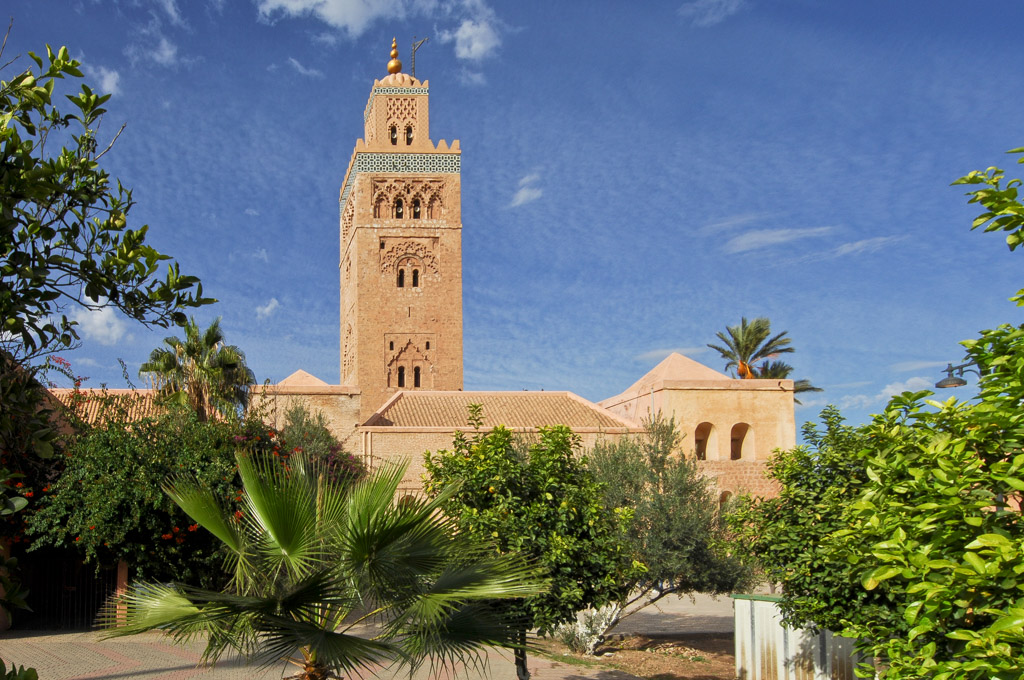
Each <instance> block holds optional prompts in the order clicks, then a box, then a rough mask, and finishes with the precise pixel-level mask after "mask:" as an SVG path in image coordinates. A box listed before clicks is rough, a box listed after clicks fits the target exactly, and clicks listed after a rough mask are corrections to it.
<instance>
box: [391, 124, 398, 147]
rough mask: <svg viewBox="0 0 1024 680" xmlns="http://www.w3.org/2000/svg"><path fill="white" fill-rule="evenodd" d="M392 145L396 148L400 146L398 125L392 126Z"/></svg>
mask: <svg viewBox="0 0 1024 680" xmlns="http://www.w3.org/2000/svg"><path fill="white" fill-rule="evenodd" d="M391 143H392V144H393V145H394V146H398V126H397V125H392V126H391Z"/></svg>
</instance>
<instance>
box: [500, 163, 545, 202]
mask: <svg viewBox="0 0 1024 680" xmlns="http://www.w3.org/2000/svg"><path fill="white" fill-rule="evenodd" d="M539 181H540V175H539V174H537V173H536V172H534V173H531V174H529V175H526V176H525V177H523V178H522V179H521V180H519V191H517V192H516V194H515V196H513V197H512V202H511V203H509V204H508V207H510V208H518V207H519V206H521V205H525V204H527V203H530V202H532V201H536V200H537V199H538V198H540V197H541V196H543V195H544V190H543V189H541V188H540V187H537V186H534V185H535V184H536V183H537V182H539Z"/></svg>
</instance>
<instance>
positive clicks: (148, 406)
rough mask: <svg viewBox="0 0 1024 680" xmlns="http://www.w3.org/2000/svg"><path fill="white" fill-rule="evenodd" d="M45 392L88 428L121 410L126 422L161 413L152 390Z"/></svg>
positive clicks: (59, 389) (65, 389) (57, 389)
mask: <svg viewBox="0 0 1024 680" xmlns="http://www.w3.org/2000/svg"><path fill="white" fill-rule="evenodd" d="M49 392H50V394H51V395H53V396H54V398H56V399H57V401H59V402H60V403H61V404H63V405H64V406H65V407H66V408H68V409H69V410H71V411H73V412H74V413H75V414H76V415H77V416H78V417H79V418H81V419H82V420H83V421H85V422H86V423H88V424H90V425H96V424H98V423H101V422H103V420H104V417H105V416H108V415H111V411H112V410H113V409H118V410H120V409H123V410H124V419H125V421H127V422H133V421H136V420H141V419H143V418H149V417H151V416H156V415H159V414H160V413H162V412H163V409H162V408H161V407H160V406H158V405H157V403H156V392H155V391H154V390H145V389H143V390H126V389H116V390H112V389H88V388H86V389H79V390H73V389H68V388H54V389H51V390H49ZM119 415H120V414H119Z"/></svg>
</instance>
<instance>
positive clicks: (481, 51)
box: [441, 17, 501, 61]
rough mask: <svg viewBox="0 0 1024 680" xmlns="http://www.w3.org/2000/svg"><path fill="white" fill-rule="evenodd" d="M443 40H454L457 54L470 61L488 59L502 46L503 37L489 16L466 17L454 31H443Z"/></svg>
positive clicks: (445, 41)
mask: <svg viewBox="0 0 1024 680" xmlns="http://www.w3.org/2000/svg"><path fill="white" fill-rule="evenodd" d="M441 42H444V43H448V42H454V43H455V56H456V57H457V58H459V59H468V60H470V61H480V60H481V59H486V58H487V57H490V56H492V55H493V54H494V53H495V52H496V51H497V49H498V48H499V47H501V37H500V36H499V35H498V31H497V30H496V29H495V27H494V25H493V23H492V21H491V20H490V19H489V18H487V17H480V18H478V19H464V20H463V22H462V23H461V24H460V25H459V27H458V28H457V29H455V30H454V31H447V32H443V33H442V34H441Z"/></svg>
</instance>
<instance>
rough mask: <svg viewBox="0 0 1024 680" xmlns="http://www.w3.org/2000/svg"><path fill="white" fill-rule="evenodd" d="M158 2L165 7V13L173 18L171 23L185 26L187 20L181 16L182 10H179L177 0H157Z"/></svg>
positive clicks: (169, 17)
mask: <svg viewBox="0 0 1024 680" xmlns="http://www.w3.org/2000/svg"><path fill="white" fill-rule="evenodd" d="M157 4H158V5H160V8H161V9H163V11H164V14H166V15H167V18H168V19H170V20H171V23H172V24H174V25H175V26H184V25H185V22H184V20H182V18H181V12H180V11H179V10H178V3H177V2H176V0H157Z"/></svg>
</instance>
